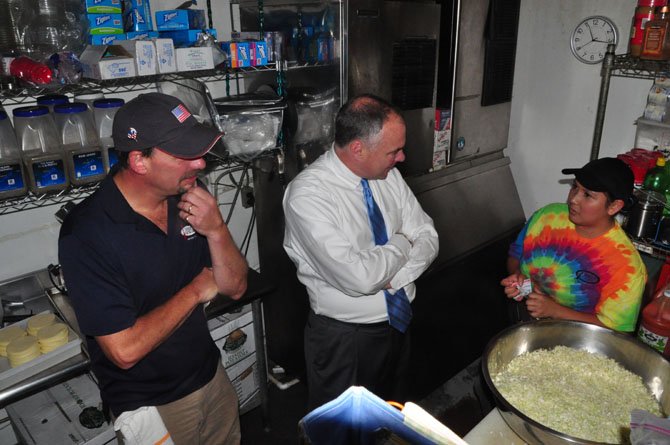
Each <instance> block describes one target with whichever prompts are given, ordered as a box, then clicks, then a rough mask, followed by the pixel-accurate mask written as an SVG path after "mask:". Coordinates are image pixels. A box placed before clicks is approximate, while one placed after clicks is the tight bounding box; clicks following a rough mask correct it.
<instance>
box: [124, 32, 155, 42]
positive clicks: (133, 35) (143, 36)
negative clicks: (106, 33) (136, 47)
mask: <svg viewBox="0 0 670 445" xmlns="http://www.w3.org/2000/svg"><path fill="white" fill-rule="evenodd" d="M158 36H159V34H158V31H130V32H127V33H126V40H151V39H156V38H158Z"/></svg>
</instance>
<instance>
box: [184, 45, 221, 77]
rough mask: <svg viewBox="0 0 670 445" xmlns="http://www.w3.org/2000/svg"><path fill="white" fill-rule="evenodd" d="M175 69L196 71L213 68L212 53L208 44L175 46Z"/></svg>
mask: <svg viewBox="0 0 670 445" xmlns="http://www.w3.org/2000/svg"><path fill="white" fill-rule="evenodd" d="M175 54H176V55H177V71H198V70H211V69H214V54H212V48H210V47H208V46H198V47H192V48H176V49H175Z"/></svg>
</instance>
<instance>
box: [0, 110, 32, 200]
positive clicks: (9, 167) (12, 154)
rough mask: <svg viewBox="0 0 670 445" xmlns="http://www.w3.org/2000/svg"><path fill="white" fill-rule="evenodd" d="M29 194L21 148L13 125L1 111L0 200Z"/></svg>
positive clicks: (3, 111)
mask: <svg viewBox="0 0 670 445" xmlns="http://www.w3.org/2000/svg"><path fill="white" fill-rule="evenodd" d="M26 193H28V184H27V181H26V180H25V176H24V170H23V163H22V161H21V148H19V144H18V143H17V142H16V135H15V134H14V128H13V127H12V123H11V122H10V120H9V118H8V117H7V113H6V112H5V110H2V109H0V199H6V198H15V197H17V196H23V195H25V194H26Z"/></svg>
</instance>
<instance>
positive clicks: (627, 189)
mask: <svg viewBox="0 0 670 445" xmlns="http://www.w3.org/2000/svg"><path fill="white" fill-rule="evenodd" d="M563 173H567V174H574V175H575V178H576V179H575V181H574V183H573V185H572V188H571V189H570V193H569V194H568V202H567V204H550V205H548V206H546V207H543V208H542V209H540V210H538V211H537V212H535V213H534V214H533V216H532V217H531V218H530V219H529V220H528V222H527V223H526V225H525V226H524V228H523V230H522V231H521V233H520V234H519V236H518V237H517V239H516V241H515V242H514V243H512V245H511V246H510V250H509V258H508V261H507V266H508V270H509V272H510V273H511V275H510V276H509V277H507V278H505V279H504V280H502V282H501V284H502V285H503V286H505V293H506V295H507V296H508V297H510V298H515V297H518V295H519V290H518V286H517V285H520V284H521V283H522V282H523V280H524V279H525V278H530V279H531V282H532V292H531V293H530V295H528V297H527V299H526V300H525V301H524V302H523V303H525V305H526V308H527V309H528V312H529V314H530V315H531V316H533V317H536V318H545V317H549V318H557V319H567V320H577V321H584V322H588V323H593V324H597V325H601V326H606V327H609V328H611V329H615V330H618V331H624V332H632V331H633V330H635V325H636V323H637V316H638V313H639V311H640V303H641V300H642V292H643V290H644V286H645V282H646V279H647V274H646V270H645V267H644V264H643V262H642V259H641V258H640V255H639V254H638V252H637V250H636V249H635V247H634V246H633V244H632V243H631V242H630V240H629V239H628V236H627V235H626V233H625V232H624V231H623V229H622V228H621V227H620V226H619V224H618V223H617V222H616V221H615V219H614V216H615V215H616V214H617V213H618V212H619V211H620V210H621V209H622V208H624V207H625V206H628V205H630V204H632V202H633V201H632V198H631V196H632V191H633V174H632V172H631V171H630V169H629V168H628V166H627V165H626V164H625V163H623V162H622V161H620V160H619V159H614V158H602V159H598V160H595V161H592V162H589V163H588V164H586V165H585V166H584V167H582V168H581V169H566V170H563ZM523 303H521V304H523Z"/></svg>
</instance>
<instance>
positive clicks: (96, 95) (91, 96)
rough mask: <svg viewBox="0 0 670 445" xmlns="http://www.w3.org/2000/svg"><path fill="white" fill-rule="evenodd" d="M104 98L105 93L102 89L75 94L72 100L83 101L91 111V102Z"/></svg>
mask: <svg viewBox="0 0 670 445" xmlns="http://www.w3.org/2000/svg"><path fill="white" fill-rule="evenodd" d="M104 98H105V95H104V94H103V93H102V91H91V92H90V93H83V94H75V96H74V100H73V102H83V103H85V104H86V105H87V106H88V109H89V110H91V111H92V110H93V102H95V101H96V100H99V99H104Z"/></svg>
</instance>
